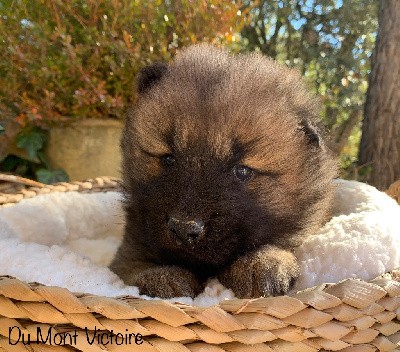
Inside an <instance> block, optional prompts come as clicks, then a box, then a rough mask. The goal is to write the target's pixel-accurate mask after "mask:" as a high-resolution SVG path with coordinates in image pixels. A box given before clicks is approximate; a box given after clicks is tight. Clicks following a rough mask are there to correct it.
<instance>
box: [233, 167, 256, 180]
mask: <svg viewBox="0 0 400 352" xmlns="http://www.w3.org/2000/svg"><path fill="white" fill-rule="evenodd" d="M233 173H234V174H235V176H236V177H237V178H238V179H239V180H240V181H248V180H250V179H251V178H252V177H253V175H254V170H253V169H250V168H249V167H247V166H244V165H236V166H235V167H234V168H233Z"/></svg>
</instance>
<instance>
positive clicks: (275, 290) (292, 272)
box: [218, 246, 299, 298]
mask: <svg viewBox="0 0 400 352" xmlns="http://www.w3.org/2000/svg"><path fill="white" fill-rule="evenodd" d="M298 276H299V267H298V265H297V261H296V257H295V256H294V255H293V254H292V253H291V252H288V251H285V250H282V249H278V248H276V247H269V246H268V247H263V248H262V249H260V250H258V251H256V252H253V253H250V254H247V255H245V256H243V257H240V258H239V259H238V260H236V261H235V262H234V263H233V264H232V265H231V266H230V267H229V268H228V269H227V270H225V271H224V272H223V273H222V274H220V275H219V276H218V278H219V280H220V281H221V283H222V284H223V285H225V286H227V287H229V288H231V289H232V290H233V291H234V292H235V294H236V296H237V297H239V298H253V297H260V296H264V297H266V296H279V295H283V294H285V293H287V292H288V291H289V290H290V289H291V288H292V287H293V285H294V283H295V281H296V279H297V277H298Z"/></svg>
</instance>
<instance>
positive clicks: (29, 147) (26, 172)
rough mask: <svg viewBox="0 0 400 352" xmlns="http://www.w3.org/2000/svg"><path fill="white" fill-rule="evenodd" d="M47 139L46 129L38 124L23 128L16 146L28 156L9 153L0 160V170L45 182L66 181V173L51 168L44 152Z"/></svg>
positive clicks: (17, 137) (17, 138) (18, 135)
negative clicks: (23, 156)
mask: <svg viewBox="0 0 400 352" xmlns="http://www.w3.org/2000/svg"><path fill="white" fill-rule="evenodd" d="M47 139H48V131H46V130H44V129H42V128H40V127H38V126H34V127H25V128H23V129H22V130H21V131H20V132H19V133H18V134H17V136H16V138H15V140H16V146H17V147H18V148H21V149H24V150H25V151H26V154H27V156H28V158H22V157H20V156H16V155H13V154H9V155H7V156H6V157H5V158H4V159H3V160H2V161H0V170H1V171H3V172H9V173H13V174H16V175H21V176H24V177H28V178H32V179H37V180H38V181H39V182H43V183H47V184H51V183H55V182H61V181H68V175H67V174H66V173H65V171H64V170H61V169H57V170H52V169H51V167H50V165H49V163H48V161H47V159H46V156H45V154H44V149H45V147H46V142H47Z"/></svg>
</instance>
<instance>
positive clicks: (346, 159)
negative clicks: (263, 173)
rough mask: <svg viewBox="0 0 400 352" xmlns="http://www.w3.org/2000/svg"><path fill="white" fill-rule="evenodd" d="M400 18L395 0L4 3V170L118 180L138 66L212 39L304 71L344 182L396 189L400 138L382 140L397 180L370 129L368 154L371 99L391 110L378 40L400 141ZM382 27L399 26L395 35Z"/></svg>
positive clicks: (45, 177) (45, 178)
mask: <svg viewBox="0 0 400 352" xmlns="http://www.w3.org/2000/svg"><path fill="white" fill-rule="evenodd" d="M384 16H386V17H384ZM378 18H379V21H378ZM399 18H400V2H398V1H396V0H381V1H380V2H379V1H375V0H352V1H350V0H282V1H272V0H258V1H247V0H242V1H228V0H222V1H217V0H211V1H203V0H167V1H158V0H157V1H156V0H149V1H142V0H71V1H63V0H0V56H1V58H0V171H1V172H5V173H11V174H17V175H21V176H24V177H28V178H32V179H36V180H39V181H41V182H44V183H52V182H57V181H64V180H67V179H68V178H69V177H70V178H72V179H79V178H85V177H95V176H100V174H104V172H107V171H108V170H111V172H110V173H113V175H112V176H118V172H119V171H118V167H119V166H118V165H119V151H118V147H119V141H118V138H119V134H120V131H121V128H122V122H123V119H124V116H125V111H126V108H127V107H129V105H130V104H132V102H134V100H135V98H136V97H135V93H134V82H135V76H136V74H137V72H138V71H139V69H140V68H141V67H143V66H145V65H147V64H149V63H151V62H154V61H165V62H167V61H169V60H171V59H172V58H173V56H174V55H175V53H176V52H177V51H178V50H179V49H180V48H182V47H184V46H187V45H189V44H193V43H199V42H211V43H213V44H216V45H221V46H224V47H227V48H229V49H230V50H231V51H232V52H249V51H260V52H262V53H264V54H266V55H268V56H271V57H273V58H274V59H276V60H278V61H279V62H282V63H284V64H286V65H288V66H290V67H294V68H297V69H298V70H300V71H301V73H302V74H303V76H304V77H305V79H306V81H307V82H308V85H309V87H310V89H311V90H312V91H313V92H314V93H315V94H316V95H318V96H319V97H320V100H321V103H322V110H321V120H322V122H323V123H324V125H325V126H326V127H327V129H329V130H330V131H331V136H332V147H333V149H334V152H335V153H337V154H338V156H339V159H340V163H341V176H342V177H345V178H353V179H358V180H363V181H368V182H370V183H372V184H375V185H377V186H378V187H380V188H385V187H387V186H388V185H389V184H390V183H391V182H393V181H394V180H395V179H397V178H400V170H398V169H399V168H400V156H399V154H398V153H399V152H398V151H397V154H396V151H395V149H396V146H398V145H399V143H400V142H399V141H396V142H390V141H383V142H382V143H383V144H385V143H386V144H388V143H389V144H388V145H389V146H388V147H387V148H386V149H388V153H391V154H390V155H389V156H384V155H381V156H382V157H383V158H385V157H386V158H389V159H390V158H392V159H390V160H391V161H390V162H389V163H392V165H393V164H394V165H397V163H398V164H399V166H396V167H392V166H389V167H386V169H387V174H388V176H387V177H382V169H380V167H378V164H377V162H376V160H374V151H375V154H376V153H377V152H378V153H382V152H381V151H379V150H378V149H377V148H375V147H370V146H368V143H369V142H371V143H372V140H373V138H374V137H373V136H372V135H371V131H370V132H368V131H367V129H366V128H365V127H364V138H363V139H364V142H363V143H362V144H361V145H362V149H363V150H365V151H368V150H372V152H371V151H370V152H369V154H368V153H364V155H362V150H361V149H359V145H360V140H361V135H362V121H363V118H364V116H366V115H368V109H366V108H365V102H366V100H367V101H370V102H371V101H373V104H378V105H379V104H381V105H382V102H380V101H377V102H376V101H374V100H373V97H372V98H371V97H369V98H368V99H367V96H370V95H371V94H372V93H373V92H372V93H371V89H368V86H369V85H368V81H369V77H370V73H371V59H370V58H371V55H372V53H373V51H374V48H375V45H376V41H377V37H378V42H379V40H380V43H381V44H382V45H381V47H383V49H382V48H381V47H380V50H385V48H387V47H388V45H389V46H390V47H391V49H390V50H392V54H390V55H393V56H390V58H391V60H388V61H390V62H391V64H396V62H397V66H396V67H397V71H396V69H393V67H389V66H388V67H387V69H388V70H390V75H391V77H392V80H393V82H394V83H393V82H391V85H392V88H391V89H392V90H394V92H395V93H394V99H395V102H394V103H393V101H391V102H390V104H391V106H392V107H393V111H389V113H390V116H389V117H386V118H389V119H390V121H391V122H390V123H389V124H390V130H389V133H388V132H387V131H386V132H385V131H383V133H385V136H386V137H387V139H388V140H393V139H394V138H396V137H398V140H400V116H399V101H400V98H399V96H400V92H399V89H398V88H399V83H398V82H399V81H400V79H397V81H396V77H398V75H399V70H398V67H399V65H400V49H399V45H400V44H399V43H400V39H399V40H398V41H397V43H395V40H397V39H398V38H399V36H400V29H399V28H400V24H399V21H400V20H399ZM396 21H397V22H396ZM378 23H379V25H380V26H379V28H384V26H383V25H382V23H389V24H390V25H391V26H392V27H393V28H394V29H393V28H392V27H390V28H389V29H387V33H386V34H385V32H384V30H378ZM396 28H398V29H397V32H396ZM379 35H381V37H379ZM390 35H393V38H394V39H393V38H390ZM385 38H386V39H385ZM388 38H389V39H388ZM396 38H397V39H396ZM385 43H386V46H385V45H384V44H385ZM393 46H394V49H393ZM376 47H377V49H376V50H378V45H377V46H376ZM393 50H394V53H393ZM395 53H397V54H399V55H397V57H396V55H394V54H395ZM386 57H387V55H386ZM375 58H378V59H376V60H375V61H376V62H378V61H379V53H378V52H377V53H376V54H375ZM392 61H393V62H392ZM375 66H376V67H378V64H376V65H375ZM379 67H380V68H379V69H380V70H382V67H386V66H385V65H383V66H382V65H381V66H379ZM396 75H397V76H396ZM371 76H372V75H371ZM381 76H382V77H383V76H384V75H379V77H381ZM377 77H378V76H377ZM379 77H378V78H379ZM374 84H377V83H376V82H375V83H374ZM381 90H382V89H381ZM396 92H397V93H396ZM368 94H369V95H368ZM396 94H397V95H396ZM392 98H393V97H392ZM392 98H391V99H392ZM396 99H397V100H396ZM232 103H234V102H232ZM371 104H372V103H371ZM371 104H370V105H371ZM373 104H372V105H373ZM367 106H368V104H367ZM386 110H387V109H386ZM386 110H385V111H386ZM381 115H382V114H380V116H381ZM366 119H367V118H365V119H364V120H366ZM374 119H375V120H377V118H374V117H373V116H372V115H371V117H370V120H374ZM366 124H367V123H365V125H366ZM371 125H372V123H369V129H370V130H371ZM386 125H387V121H386ZM377 129H378V127H376V126H375V127H373V128H372V130H373V131H376V130H377ZM386 137H385V138H386ZM385 138H384V139H385ZM380 139H381V140H382V136H381V137H380ZM371 143H370V144H371ZM390 143H392V144H390ZM395 143H397V144H395ZM375 144H376V143H375ZM378 144H379V143H378ZM374 148H375V149H374ZM393 148H394V149H393ZM398 150H400V146H399V147H398ZM368 155H369V156H368ZM379 155H380V154H379ZM368 158H369V159H368ZM379 158H380V156H379ZM385 162H386V164H387V159H385ZM68 163H69V164H68ZM71 163H72V166H71ZM396 168H397V169H396ZM386 169H385V168H384V169H383V170H386ZM374 170H375V171H376V172H378V173H379V175H380V176H379V180H378V181H377V177H376V176H374ZM376 172H375V173H376ZM381 181H382V182H381Z"/></svg>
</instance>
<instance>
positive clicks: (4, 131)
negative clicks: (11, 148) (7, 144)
mask: <svg viewBox="0 0 400 352" xmlns="http://www.w3.org/2000/svg"><path fill="white" fill-rule="evenodd" d="M3 134H6V129H5V128H4V127H3V125H2V124H1V123H0V136H1V135H3Z"/></svg>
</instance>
